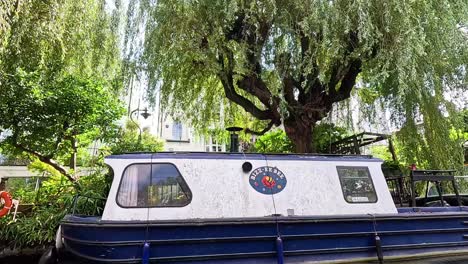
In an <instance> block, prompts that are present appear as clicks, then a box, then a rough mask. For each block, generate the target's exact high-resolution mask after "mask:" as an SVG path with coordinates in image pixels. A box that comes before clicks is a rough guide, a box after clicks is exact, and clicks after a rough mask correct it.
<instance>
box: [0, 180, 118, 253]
mask: <svg viewBox="0 0 468 264" xmlns="http://www.w3.org/2000/svg"><path fill="white" fill-rule="evenodd" d="M109 184H110V183H109V179H108V178H107V176H105V175H104V174H103V173H102V172H97V173H94V174H92V175H89V176H84V177H81V178H80V179H79V180H78V182H77V185H78V186H79V188H76V187H75V186H74V185H73V184H72V183H71V182H70V181H68V180H67V179H66V178H65V177H63V176H60V175H55V176H52V177H50V178H49V179H48V180H46V181H44V182H43V184H42V187H41V188H40V189H39V191H38V193H36V194H35V197H36V198H35V199H36V203H35V205H34V207H33V208H32V211H31V212H29V213H27V214H26V215H25V214H18V216H17V218H16V221H13V214H12V213H10V214H9V215H7V216H6V217H2V218H0V249H1V248H5V247H10V248H26V247H35V246H42V245H47V244H51V243H53V241H54V239H55V233H56V231H57V228H58V226H59V224H60V221H61V220H62V219H63V217H64V216H65V214H67V213H68V212H70V210H71V208H72V204H73V199H74V197H75V195H77V194H80V195H84V196H86V197H92V199H89V198H88V199H78V200H77V204H76V207H75V208H76V211H75V212H76V213H78V214H84V215H100V214H102V211H103V209H104V205H105V198H106V197H107V192H108V190H109ZM78 189H79V190H78ZM22 193H23V192H22V190H21V189H18V190H17V191H16V193H15V192H14V193H12V195H13V197H17V196H16V195H17V194H18V195H21V194H22ZM27 195H28V196H31V193H27ZM17 198H18V197H17ZM94 198H98V199H94Z"/></svg>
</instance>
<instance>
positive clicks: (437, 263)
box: [0, 255, 468, 264]
mask: <svg viewBox="0 0 468 264" xmlns="http://www.w3.org/2000/svg"><path fill="white" fill-rule="evenodd" d="M39 258H40V256H27V257H8V258H2V259H0V263H1V264H36V263H38V261H39ZM221 263H222V261H221V262H220V264H221ZM241 263H242V262H239V264H241ZM365 263H366V264H369V263H378V262H377V261H376V262H365ZM387 263H388V264H390V263H391V264H468V255H467V256H456V257H444V258H436V259H422V260H411V261H403V262H402V261H384V264H387ZM60 264H89V262H82V261H78V260H67V261H64V262H61V263H60ZM286 264H287V263H286ZM363 264H364V263H363Z"/></svg>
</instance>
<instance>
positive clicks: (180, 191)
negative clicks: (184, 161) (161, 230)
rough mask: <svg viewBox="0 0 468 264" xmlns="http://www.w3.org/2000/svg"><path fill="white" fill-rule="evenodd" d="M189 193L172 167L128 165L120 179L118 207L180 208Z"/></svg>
mask: <svg viewBox="0 0 468 264" xmlns="http://www.w3.org/2000/svg"><path fill="white" fill-rule="evenodd" d="M191 200H192V193H191V191H190V189H189V187H188V186H187V183H186V182H185V180H184V179H183V178H182V175H180V173H179V171H178V170H177V168H176V167H175V166H174V165H173V164H168V163H157V164H132V165H130V166H128V167H127V168H126V169H125V171H124V173H123V175H122V180H121V183H120V186H119V191H118V192H117V204H118V205H120V206H122V207H135V208H138V207H139V208H142V207H182V206H185V205H187V204H189V203H190V201H191Z"/></svg>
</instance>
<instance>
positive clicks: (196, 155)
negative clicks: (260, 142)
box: [106, 152, 382, 162]
mask: <svg viewBox="0 0 468 264" xmlns="http://www.w3.org/2000/svg"><path fill="white" fill-rule="evenodd" d="M106 159H228V160H232V159H233V160H265V159H267V160H296V161H297V160H307V161H354V162H356V161H366V162H382V160H381V159H377V158H373V157H372V156H366V155H321V154H262V153H219V152H158V153H129V154H121V155H110V156H107V157H106Z"/></svg>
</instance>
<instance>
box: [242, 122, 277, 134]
mask: <svg viewBox="0 0 468 264" xmlns="http://www.w3.org/2000/svg"><path fill="white" fill-rule="evenodd" d="M274 123H275V122H274V121H273V120H272V121H271V122H270V123H268V125H267V126H266V127H265V128H264V129H263V130H261V131H254V130H251V129H250V128H245V129H244V132H245V133H249V134H253V135H257V136H261V135H263V134H265V133H266V132H268V131H269V130H270V129H271V128H272V127H273V125H274Z"/></svg>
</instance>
